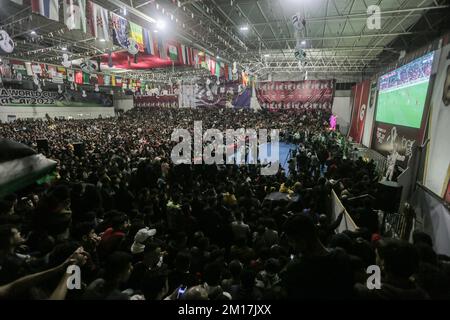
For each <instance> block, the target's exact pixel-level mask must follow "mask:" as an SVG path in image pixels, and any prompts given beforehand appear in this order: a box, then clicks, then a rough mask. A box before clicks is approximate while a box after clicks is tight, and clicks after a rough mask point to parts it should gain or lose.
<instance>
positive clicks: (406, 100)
mask: <svg viewBox="0 0 450 320" xmlns="http://www.w3.org/2000/svg"><path fill="white" fill-rule="evenodd" d="M433 57H434V53H429V54H427V55H425V56H423V57H421V58H418V59H416V60H414V61H412V62H410V63H408V64H406V65H404V66H402V67H401V68H398V69H396V70H394V71H392V72H389V73H387V74H385V75H383V76H381V77H380V80H379V86H380V90H379V94H378V102H377V112H376V121H378V122H384V123H389V124H394V125H399V126H405V127H410V128H420V126H421V124H422V117H423V111H424V107H425V100H426V98H427V92H428V85H429V81H430V76H431V71H432V66H433Z"/></svg>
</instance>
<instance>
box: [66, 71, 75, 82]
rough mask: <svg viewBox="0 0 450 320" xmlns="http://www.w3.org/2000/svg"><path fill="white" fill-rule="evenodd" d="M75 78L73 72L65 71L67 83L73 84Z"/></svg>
mask: <svg viewBox="0 0 450 320" xmlns="http://www.w3.org/2000/svg"><path fill="white" fill-rule="evenodd" d="M74 80H75V77H74V72H73V70H71V69H67V81H69V82H74Z"/></svg>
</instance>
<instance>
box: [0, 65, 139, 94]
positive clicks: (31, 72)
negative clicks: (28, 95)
mask: <svg viewBox="0 0 450 320" xmlns="http://www.w3.org/2000/svg"><path fill="white" fill-rule="evenodd" d="M3 62H4V63H3V64H2V65H1V66H0V78H1V77H3V78H5V79H19V78H20V79H23V78H24V77H25V76H29V77H35V76H37V78H38V79H39V80H46V81H49V82H53V83H58V84H62V83H65V82H68V83H71V82H73V83H76V84H80V85H82V84H85V85H95V84H97V85H100V86H111V87H125V88H130V89H131V88H136V89H137V88H139V87H141V81H140V80H138V79H130V78H124V77H122V76H116V75H114V74H106V73H87V72H84V71H82V70H76V69H68V68H64V67H61V66H55V65H48V64H45V63H32V62H26V61H22V60H15V59H4V60H3Z"/></svg>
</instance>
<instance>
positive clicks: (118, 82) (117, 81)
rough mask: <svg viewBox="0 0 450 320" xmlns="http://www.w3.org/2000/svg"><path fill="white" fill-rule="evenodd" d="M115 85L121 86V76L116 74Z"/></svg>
mask: <svg viewBox="0 0 450 320" xmlns="http://www.w3.org/2000/svg"><path fill="white" fill-rule="evenodd" d="M116 86H117V87H121V86H122V77H117V76H116Z"/></svg>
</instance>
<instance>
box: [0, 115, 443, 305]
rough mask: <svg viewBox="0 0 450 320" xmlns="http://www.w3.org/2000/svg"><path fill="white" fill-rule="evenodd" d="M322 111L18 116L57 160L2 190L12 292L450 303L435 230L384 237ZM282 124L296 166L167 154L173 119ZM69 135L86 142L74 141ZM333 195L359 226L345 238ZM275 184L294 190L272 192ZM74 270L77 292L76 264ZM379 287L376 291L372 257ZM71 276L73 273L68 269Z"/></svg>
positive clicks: (0, 255)
mask: <svg viewBox="0 0 450 320" xmlns="http://www.w3.org/2000/svg"><path fill="white" fill-rule="evenodd" d="M329 117H330V114H328V113H327V112H325V111H317V112H315V111H313V110H308V111H300V112H299V111H297V112H295V113H294V112H283V113H281V112H280V113H270V112H264V111H262V112H253V111H250V110H230V109H221V108H204V109H171V108H144V109H140V108H135V109H132V110H131V111H128V112H126V113H124V114H121V115H120V116H118V117H114V118H104V119H95V120H94V119H93V120H53V119H46V120H17V121H15V122H13V123H8V124H0V137H5V138H8V139H11V140H15V141H18V142H21V143H24V144H26V145H29V146H31V147H33V148H37V142H36V141H37V139H40V138H45V139H47V140H48V143H49V146H48V150H44V151H43V152H44V154H45V155H46V156H47V157H48V158H50V159H54V160H56V161H57V163H58V164H57V168H56V172H55V173H54V174H53V178H51V179H50V178H49V179H47V180H46V181H47V182H46V183H42V184H36V185H33V186H30V187H28V188H26V189H24V190H19V191H17V193H16V194H10V195H7V196H5V197H4V198H3V199H1V200H0V298H3V299H18V298H21V299H75V300H78V299H107V300H110V299H114V300H115V299H121V300H122V299H134V300H138V299H145V300H164V299H165V300H176V299H180V300H206V299H208V300H261V299H445V298H449V297H450V277H449V275H450V273H449V265H448V264H447V260H448V259H446V257H442V256H439V255H437V254H436V253H435V252H434V250H433V243H432V241H431V238H430V237H429V236H428V235H426V234H424V233H422V232H418V231H416V232H414V233H413V240H414V241H413V243H409V242H406V241H403V240H398V239H389V238H385V237H383V234H381V232H380V223H379V219H378V214H377V211H376V210H374V208H375V207H376V205H375V203H374V200H373V199H372V198H371V197H365V198H361V199H360V200H356V201H354V200H352V201H350V200H349V199H351V198H355V197H356V198H357V196H359V195H362V194H376V188H377V181H378V175H377V173H376V171H375V165H374V163H373V162H366V161H364V160H363V159H361V158H357V157H353V156H352V155H351V152H350V151H349V147H348V144H347V142H346V141H345V139H344V138H343V137H342V136H341V135H340V134H339V133H338V132H335V131H331V130H329V128H328V127H329V126H328V122H327V121H328V119H329ZM200 120H201V121H202V123H203V128H204V129H206V128H216V129H219V130H222V131H224V130H225V129H237V128H254V129H260V128H261V129H262V128H264V129H280V131H281V133H280V138H281V139H283V140H284V141H287V142H291V143H294V144H295V145H296V146H297V149H296V151H295V152H294V153H293V154H292V157H291V159H290V160H289V174H286V172H284V169H283V167H282V166H280V168H279V170H278V172H277V174H275V175H272V176H263V175H261V174H260V170H259V168H260V166H261V165H262V164H257V165H239V166H237V165H230V164H226V165H206V164H202V165H193V164H191V165H189V164H180V165H174V164H173V163H172V162H171V160H170V155H171V150H172V148H173V146H174V145H175V144H176V142H174V141H171V134H172V131H173V130H174V129H175V128H183V129H188V130H189V131H190V132H192V130H193V128H194V121H200ZM75 142H83V143H84V150H83V151H81V152H78V151H77V150H75V148H74V145H73V144H74V143H75ZM331 190H334V191H335V193H336V194H337V195H339V196H340V197H341V199H342V201H343V203H344V205H345V206H346V207H347V208H348V210H349V211H350V212H351V214H352V216H353V219H354V221H355V223H356V225H357V226H358V229H357V230H356V231H352V232H350V231H344V232H341V233H337V232H336V229H337V227H338V225H339V224H340V223H341V220H342V213H341V214H340V215H338V216H337V217H335V216H333V214H332V211H331V203H330V202H331ZM274 193H279V194H285V195H287V197H285V198H282V199H281V198H280V199H278V198H274V197H271V195H273V194H274ZM72 265H76V266H78V267H79V268H80V269H79V270H80V275H81V278H80V286H77V285H76V282H77V281H76V279H75V280H74V288H68V286H67V280H68V279H69V277H71V274H70V273H67V272H66V270H67V267H68V266H72ZM374 265H376V266H379V267H380V268H381V279H380V281H381V286H380V287H379V288H377V289H374V290H370V288H368V286H367V279H368V276H370V274H367V272H366V271H367V268H368V267H369V266H374ZM69 280H70V279H69Z"/></svg>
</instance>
